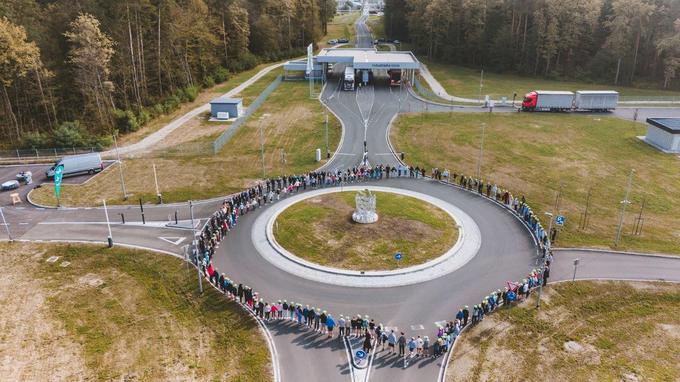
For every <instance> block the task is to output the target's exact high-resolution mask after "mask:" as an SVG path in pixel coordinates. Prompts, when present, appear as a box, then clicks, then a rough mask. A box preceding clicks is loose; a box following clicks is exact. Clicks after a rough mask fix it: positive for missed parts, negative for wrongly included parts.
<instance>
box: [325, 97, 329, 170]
mask: <svg viewBox="0 0 680 382" xmlns="http://www.w3.org/2000/svg"><path fill="white" fill-rule="evenodd" d="M324 118H325V122H326V159H328V158H330V150H329V148H328V110H325V109H324Z"/></svg>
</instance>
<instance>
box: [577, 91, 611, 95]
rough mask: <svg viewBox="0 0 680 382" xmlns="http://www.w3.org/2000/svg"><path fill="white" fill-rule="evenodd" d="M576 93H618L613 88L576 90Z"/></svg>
mask: <svg viewBox="0 0 680 382" xmlns="http://www.w3.org/2000/svg"><path fill="white" fill-rule="evenodd" d="M576 93H577V94H603V95H619V92H617V91H615V90H578V91H577V92H576Z"/></svg>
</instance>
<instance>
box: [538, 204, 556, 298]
mask: <svg viewBox="0 0 680 382" xmlns="http://www.w3.org/2000/svg"><path fill="white" fill-rule="evenodd" d="M545 214H546V216H549V217H550V222H549V223H548V251H547V252H546V254H545V255H544V256H543V265H542V266H541V276H542V275H543V274H544V273H545V262H546V260H547V259H548V253H549V252H550V248H551V246H552V244H551V243H550V233H551V232H552V225H553V214H551V213H550V212H546V213H545ZM542 291H543V280H541V282H539V283H538V296H537V297H536V309H538V308H540V307H541V292H542Z"/></svg>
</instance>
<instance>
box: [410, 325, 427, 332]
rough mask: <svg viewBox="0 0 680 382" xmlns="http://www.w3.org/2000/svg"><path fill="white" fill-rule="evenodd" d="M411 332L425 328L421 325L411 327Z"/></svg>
mask: <svg viewBox="0 0 680 382" xmlns="http://www.w3.org/2000/svg"><path fill="white" fill-rule="evenodd" d="M411 330H413V331H416V330H425V327H424V326H423V325H422V324H418V325H411Z"/></svg>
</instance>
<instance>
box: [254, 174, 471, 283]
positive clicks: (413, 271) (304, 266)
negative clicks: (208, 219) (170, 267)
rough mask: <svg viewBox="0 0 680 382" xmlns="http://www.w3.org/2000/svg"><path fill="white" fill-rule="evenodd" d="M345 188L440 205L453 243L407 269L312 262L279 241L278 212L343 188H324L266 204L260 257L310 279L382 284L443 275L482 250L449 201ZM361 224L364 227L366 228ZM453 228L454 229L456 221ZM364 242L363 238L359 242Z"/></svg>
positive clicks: (258, 231) (260, 222)
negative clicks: (449, 223)
mask: <svg viewBox="0 0 680 382" xmlns="http://www.w3.org/2000/svg"><path fill="white" fill-rule="evenodd" d="M342 189H343V190H345V191H362V190H364V189H369V190H371V191H373V192H377V193H379V195H380V194H390V195H391V197H392V198H395V197H396V198H397V200H401V201H404V200H409V199H417V201H418V202H424V203H426V205H427V204H429V206H427V207H429V208H433V207H434V208H435V210H433V211H435V212H436V211H437V210H439V213H441V214H442V215H444V216H446V215H448V216H447V218H448V219H451V221H452V223H453V224H455V226H456V231H457V232H456V233H457V235H456V238H455V239H453V240H451V241H450V242H449V243H450V244H451V246H448V245H445V246H446V247H448V248H446V249H445V251H444V252H443V253H442V254H440V255H439V256H436V257H434V258H432V259H431V260H428V261H425V262H423V263H421V264H417V265H413V266H408V267H405V268H396V267H395V269H392V270H371V271H368V270H366V271H361V270H350V269H342V268H334V267H330V266H324V265H320V264H317V263H314V262H311V261H309V260H306V259H305V258H302V257H299V256H296V255H295V254H294V253H291V252H290V251H289V250H287V249H286V248H284V247H283V246H282V245H281V244H280V243H279V242H278V241H277V240H276V235H275V233H274V231H275V225H276V222H277V220H278V219H279V218H280V215H281V214H283V213H284V212H286V210H288V209H289V208H294V206H295V205H298V204H299V203H304V202H305V201H309V200H315V199H317V200H319V199H320V198H321V197H323V196H328V195H337V194H338V192H339V191H340V189H339V188H325V189H318V190H314V191H309V192H306V193H302V194H298V195H294V196H292V197H289V198H287V199H285V200H283V201H281V202H279V203H277V204H276V205H274V206H272V207H271V208H268V209H267V210H265V211H264V213H263V214H262V215H260V216H259V217H258V218H257V220H256V221H255V222H254V224H253V227H252V242H253V244H254V246H255V248H256V250H257V252H258V253H259V254H260V256H262V257H263V258H264V259H266V260H267V261H268V262H269V263H271V264H273V265H274V266H276V267H277V268H279V269H281V270H283V271H285V272H288V273H292V274H294V275H296V276H299V277H302V278H306V279H309V280H313V281H317V282H321V283H327V284H333V285H342V286H349V287H358V288H360V287H364V288H379V287H392V286H402V285H410V284H416V283H421V282H424V281H429V280H432V279H435V278H438V277H441V276H443V275H446V274H448V273H451V272H453V271H455V270H456V269H458V268H460V267H462V266H463V265H465V264H466V263H467V262H468V261H470V260H471V259H472V258H473V257H474V256H475V255H476V254H477V252H478V251H479V247H480V245H481V234H480V231H479V227H478V226H477V224H476V223H475V221H474V220H473V219H472V218H471V217H470V216H469V215H468V214H467V213H465V212H464V211H463V210H461V209H460V208H458V207H456V206H454V205H453V204H451V203H448V202H446V201H444V200H441V199H439V198H436V197H432V196H430V195H427V194H424V193H420V192H415V191H410V190H405V189H402V188H393V187H383V186H374V185H371V186H368V187H367V186H363V185H362V186H359V185H357V186H347V187H343V188H342ZM352 194H354V192H352ZM403 198H408V199H403ZM411 203H412V201H411ZM417 205H418V206H420V205H421V204H417ZM390 218H391V217H389V216H388V217H385V219H386V220H388V223H389V219H390ZM376 224H377V223H376ZM357 228H360V229H362V230H363V229H365V228H366V227H357ZM279 229H280V228H279ZM449 229H450V231H453V226H452V227H450V228H449ZM451 234H453V232H451ZM351 239H352V238H351V237H350V238H348V240H351ZM354 244H356V243H354ZM447 244H448V243H447ZM348 245H349V244H348ZM360 246H361V243H359V247H360ZM390 252H391V251H390ZM407 255H408V254H407ZM387 261H389V260H387ZM393 261H394V260H393Z"/></svg>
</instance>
